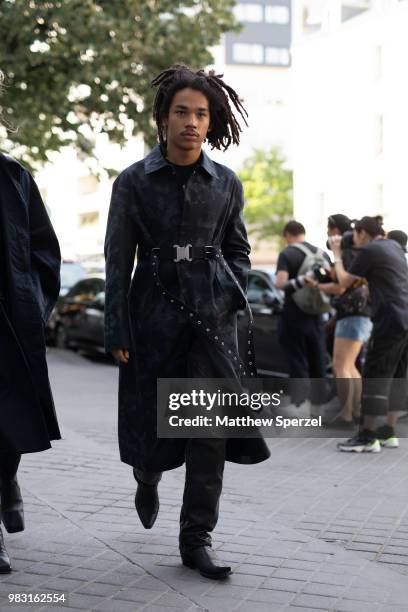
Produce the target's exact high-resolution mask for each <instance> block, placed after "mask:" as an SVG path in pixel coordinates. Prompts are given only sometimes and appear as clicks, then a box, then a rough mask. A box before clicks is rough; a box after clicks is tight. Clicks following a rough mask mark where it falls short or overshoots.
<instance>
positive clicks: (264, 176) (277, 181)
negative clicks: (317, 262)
mask: <svg viewBox="0 0 408 612" xmlns="http://www.w3.org/2000/svg"><path fill="white" fill-rule="evenodd" d="M238 174H239V178H240V179H241V181H242V183H243V186H244V193H245V200H246V206H245V209H244V214H245V220H246V223H247V225H248V229H249V231H250V233H251V235H252V236H254V237H255V238H258V239H259V240H266V241H273V242H276V238H277V236H279V237H280V236H281V235H282V230H283V226H284V225H285V223H286V222H287V221H288V220H289V219H291V218H292V216H293V179H292V171H291V170H288V169H287V168H286V167H285V159H284V157H283V156H282V154H281V153H280V152H279V149H277V148H273V149H271V150H270V151H260V150H256V151H254V154H253V156H252V157H251V158H249V159H247V160H246V161H245V162H244V166H243V169H242V170H241V171H240V172H239V173H238ZM279 242H280V241H279Z"/></svg>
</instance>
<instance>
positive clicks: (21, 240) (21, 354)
mask: <svg viewBox="0 0 408 612" xmlns="http://www.w3.org/2000/svg"><path fill="white" fill-rule="evenodd" d="M0 262H1V265H0V293H1V294H2V298H3V299H1V300H0V450H16V451H19V452H22V453H29V452H36V451H42V450H45V449H47V448H49V447H50V440H57V439H59V438H60V437H61V436H60V432H59V428H58V423H57V418H56V415H55V408H54V402H53V398H52V394H51V390H50V385H49V380H48V370H47V363H46V355H45V350H46V349H45V340H44V326H45V323H46V321H47V319H48V317H49V315H50V313H51V310H52V308H53V307H54V305H55V302H56V300H57V297H58V293H59V284H60V262H61V258H60V250H59V245H58V241H57V238H56V236H55V233H54V230H53V228H52V226H51V223H50V220H49V218H48V215H47V212H46V210H45V206H44V204H43V202H42V199H41V196H40V193H39V191H38V188H37V186H36V184H35V182H34V180H33V178H32V177H31V175H30V174H29V173H28V172H27V170H25V169H24V168H23V167H22V166H21V165H20V164H19V163H17V162H16V161H15V160H13V159H12V158H10V157H8V156H5V155H3V154H0Z"/></svg>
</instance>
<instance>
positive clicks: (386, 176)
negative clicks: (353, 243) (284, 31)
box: [292, 0, 408, 244]
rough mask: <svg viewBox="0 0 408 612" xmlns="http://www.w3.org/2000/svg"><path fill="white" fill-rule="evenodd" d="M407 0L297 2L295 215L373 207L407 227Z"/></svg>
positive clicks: (312, 227) (319, 223)
mask: <svg viewBox="0 0 408 612" xmlns="http://www.w3.org/2000/svg"><path fill="white" fill-rule="evenodd" d="M407 32H408V2H407V1H406V0H355V1H352V0H349V1H346V2H342V1H341V0H298V2H296V3H295V11H294V28H293V33H294V41H293V46H292V79H293V121H294V126H293V134H294V137H293V169H294V205H295V216H296V218H297V219H299V220H300V221H302V222H304V223H305V225H306V227H307V231H308V236H309V238H310V240H311V241H312V242H313V241H314V242H316V243H319V244H323V243H324V241H325V231H326V222H327V217H328V216H329V215H330V214H334V213H340V212H342V213H344V214H347V215H349V216H350V217H351V218H358V217H361V216H363V215H375V214H381V215H383V217H384V221H385V228H386V229H387V230H391V229H403V230H405V231H407V229H408V207H407V205H406V202H407V201H408V182H407V181H406V169H405V166H406V164H405V159H406V153H405V151H406V143H407V139H408V113H407V112H406V109H407V105H408V84H407V80H406V78H405V75H406V73H407V68H408V36H407Z"/></svg>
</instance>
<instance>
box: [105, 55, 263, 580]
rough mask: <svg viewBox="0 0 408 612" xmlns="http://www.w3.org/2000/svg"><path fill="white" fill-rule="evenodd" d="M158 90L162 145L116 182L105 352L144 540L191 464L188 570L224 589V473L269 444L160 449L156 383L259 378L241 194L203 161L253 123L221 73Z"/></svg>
mask: <svg viewBox="0 0 408 612" xmlns="http://www.w3.org/2000/svg"><path fill="white" fill-rule="evenodd" d="M152 86H153V87H157V92H156V97H155V100H154V108H153V117H154V119H155V121H156V124H157V129H158V137H159V144H158V145H156V147H155V148H154V149H153V150H152V151H151V153H149V155H147V157H145V159H143V160H141V161H139V162H137V163H135V164H133V165H132V166H130V167H129V168H127V169H126V170H124V171H123V172H122V173H121V174H120V175H119V176H118V178H117V179H116V181H115V183H114V185H113V191H112V199H111V205H110V211H109V218H108V227H107V234H106V242H105V256H106V307H105V344H106V350H107V351H110V352H112V354H113V355H114V356H115V358H116V359H117V360H118V361H119V367H120V370H119V445H120V453H121V459H122V461H124V462H125V463H128V464H129V465H131V466H133V468H134V469H133V472H134V476H135V479H136V481H137V483H138V486H137V491H136V497H135V504H136V509H137V512H138V514H139V517H140V520H141V522H142V524H143V525H144V527H145V528H146V529H150V528H151V527H152V526H153V524H154V522H155V520H156V517H157V514H158V510H159V498H158V491H157V489H158V483H159V481H160V479H161V474H162V472H163V471H165V470H171V469H173V468H176V467H179V466H180V465H182V464H183V463H184V462H185V463H186V481H185V489H184V497H183V505H182V509H181V516H180V539H179V545H180V553H181V557H182V561H183V563H184V565H187V566H188V567H192V568H195V569H198V570H199V571H200V573H201V574H202V575H203V576H206V577H208V578H224V577H226V576H228V575H229V574H230V573H231V568H230V567H226V566H222V565H219V564H217V563H216V560H215V557H214V554H213V552H212V550H211V536H210V532H211V531H212V530H213V529H214V527H215V525H216V523H217V519H218V506H219V499H220V495H221V489H222V479H223V471H224V462H225V460H229V461H234V462H237V463H246V464H250V463H257V462H260V461H263V460H265V459H267V458H268V457H269V451H268V449H267V446H266V444H265V442H264V440H262V439H261V438H247V439H245V440H244V439H242V440H241V439H228V440H224V439H197V438H194V439H163V438H161V439H158V438H157V423H156V385H157V379H158V378H186V377H187V378H195V377H201V378H228V379H234V380H236V381H240V380H241V377H242V376H250V375H255V368H254V361H253V358H252V357H251V354H252V351H247V352H249V355H247V357H248V358H247V360H246V364H244V363H243V362H242V361H241V359H240V357H239V354H238V347H237V340H236V337H237V333H236V312H237V310H238V309H239V308H242V307H245V305H246V303H247V302H246V297H245V291H246V279H247V274H248V270H249V268H250V263H249V258H248V254H249V252H250V247H249V244H248V241H247V236H246V231H245V226H244V222H243V218H242V209H243V192H242V186H241V183H240V182H239V180H238V178H237V177H236V175H235V174H234V173H233V172H232V171H231V170H229V169H228V168H226V167H225V166H222V165H220V164H217V163H215V162H213V161H212V160H211V159H210V158H209V157H208V156H207V155H206V154H205V153H204V152H203V151H202V144H203V142H204V141H205V140H206V139H207V140H208V142H209V144H210V145H211V146H212V148H216V149H224V150H226V149H227V148H228V147H229V146H230V144H231V143H233V144H239V136H240V131H241V127H240V125H239V123H238V121H237V118H236V116H235V115H234V112H233V109H232V107H233V108H234V109H235V110H236V111H237V112H238V113H239V115H240V116H241V118H242V119H243V120H244V121H245V122H246V120H245V116H246V111H245V109H244V108H243V106H242V104H241V102H240V101H239V98H238V96H237V94H236V92H235V91H234V90H233V89H232V88H231V87H229V86H228V85H227V84H226V83H224V81H223V80H222V78H221V76H219V75H216V74H215V73H214V72H213V71H211V72H210V73H206V72H204V71H203V70H199V71H197V72H195V71H193V70H191V69H189V68H188V67H186V66H183V65H174V66H172V67H171V68H169V69H168V70H165V71H164V72H162V73H161V74H159V76H158V77H157V78H156V79H154V80H153V81H152ZM231 103H232V106H231ZM136 248H137V267H136V270H135V273H134V275H133V278H132V279H131V274H132V268H133V263H134V257H135V252H136Z"/></svg>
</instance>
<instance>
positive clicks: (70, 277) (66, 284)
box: [60, 259, 87, 295]
mask: <svg viewBox="0 0 408 612" xmlns="http://www.w3.org/2000/svg"><path fill="white" fill-rule="evenodd" d="M86 275H87V272H86V270H85V268H84V266H83V265H82V264H80V263H78V262H76V261H69V260H67V259H64V260H63V261H62V263H61V290H60V295H66V294H67V293H68V291H69V290H70V289H71V287H73V286H74V285H75V283H77V282H78V281H79V280H81V279H83V278H85V277H86Z"/></svg>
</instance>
